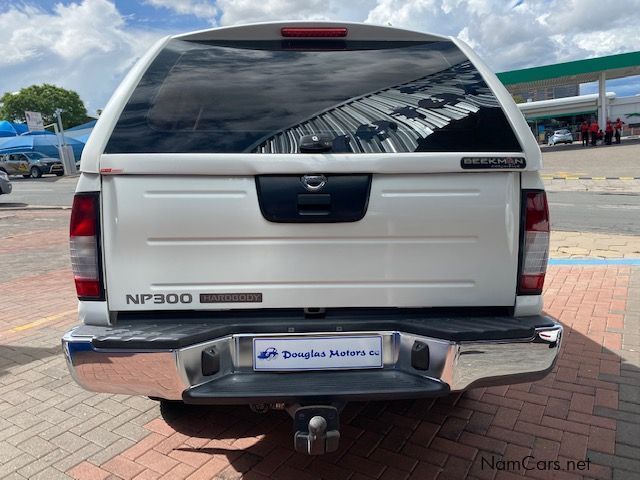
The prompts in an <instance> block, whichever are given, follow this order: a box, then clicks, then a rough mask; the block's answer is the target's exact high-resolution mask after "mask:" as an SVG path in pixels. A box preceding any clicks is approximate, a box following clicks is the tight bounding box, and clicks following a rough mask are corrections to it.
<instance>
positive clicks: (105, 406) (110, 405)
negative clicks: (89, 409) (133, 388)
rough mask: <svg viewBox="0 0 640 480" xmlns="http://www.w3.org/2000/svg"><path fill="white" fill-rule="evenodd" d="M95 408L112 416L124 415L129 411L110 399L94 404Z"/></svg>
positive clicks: (124, 406)
mask: <svg viewBox="0 0 640 480" xmlns="http://www.w3.org/2000/svg"><path fill="white" fill-rule="evenodd" d="M95 408H97V409H98V410H101V411H103V412H105V413H108V414H110V415H114V416H115V415H120V414H121V413H125V412H126V411H127V410H129V407H127V406H126V405H123V404H121V403H119V402H116V401H115V400H113V399H111V398H105V399H104V400H103V401H101V402H100V403H98V404H96V405H95Z"/></svg>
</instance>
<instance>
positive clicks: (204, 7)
mask: <svg viewBox="0 0 640 480" xmlns="http://www.w3.org/2000/svg"><path fill="white" fill-rule="evenodd" d="M145 3H148V4H149V5H153V6H154V7H164V8H168V9H170V10H173V11H174V12H176V13H179V14H180V15H195V16H196V17H199V18H204V19H207V20H209V21H210V22H211V23H212V24H213V23H215V18H216V15H217V14H218V9H217V8H216V7H215V5H214V2H212V1H210V0H145Z"/></svg>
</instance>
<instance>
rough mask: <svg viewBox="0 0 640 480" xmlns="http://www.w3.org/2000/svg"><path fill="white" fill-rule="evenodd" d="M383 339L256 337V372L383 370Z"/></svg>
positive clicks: (359, 337) (254, 342)
mask: <svg viewBox="0 0 640 480" xmlns="http://www.w3.org/2000/svg"><path fill="white" fill-rule="evenodd" d="M382 365H383V362H382V336H380V335H370V336H338V337H289V338H254V339H253V367H254V369H255V370H269V371H290V370H336V369H338V370H340V369H364V368H382Z"/></svg>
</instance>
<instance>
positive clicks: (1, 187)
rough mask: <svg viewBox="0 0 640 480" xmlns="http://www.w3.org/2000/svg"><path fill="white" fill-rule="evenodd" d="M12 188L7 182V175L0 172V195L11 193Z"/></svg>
mask: <svg viewBox="0 0 640 480" xmlns="http://www.w3.org/2000/svg"><path fill="white" fill-rule="evenodd" d="M12 189H13V187H12V186H11V182H10V181H9V175H7V174H6V173H4V172H0V195H2V194H3V193H4V194H8V193H11V190H12Z"/></svg>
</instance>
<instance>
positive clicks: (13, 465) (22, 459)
mask: <svg viewBox="0 0 640 480" xmlns="http://www.w3.org/2000/svg"><path fill="white" fill-rule="evenodd" d="M35 461H36V458H35V457H33V456H32V455H29V454H28V453H23V454H21V455H20V456H18V457H15V458H12V459H11V460H9V461H8V462H6V463H3V464H2V465H0V478H6V477H8V476H9V475H10V474H12V473H15V472H16V471H17V470H18V469H20V468H22V467H24V466H25V465H27V464H29V463H31V462H35Z"/></svg>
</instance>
